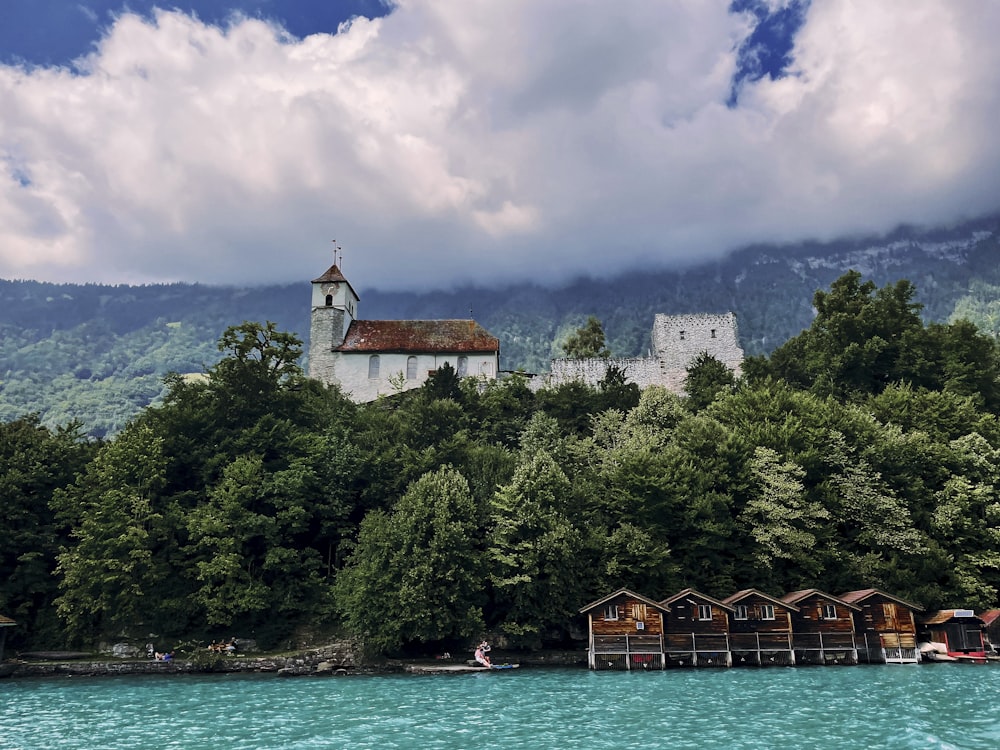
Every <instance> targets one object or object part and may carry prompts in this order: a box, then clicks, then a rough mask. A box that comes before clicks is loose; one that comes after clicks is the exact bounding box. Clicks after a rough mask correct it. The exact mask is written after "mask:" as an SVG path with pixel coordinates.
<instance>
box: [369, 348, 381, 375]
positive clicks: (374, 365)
mask: <svg viewBox="0 0 1000 750" xmlns="http://www.w3.org/2000/svg"><path fill="white" fill-rule="evenodd" d="M378 368H379V358H378V355H377V354H373V355H372V356H370V357H369V358H368V377H369V378H371V379H374V378H377V377H378Z"/></svg>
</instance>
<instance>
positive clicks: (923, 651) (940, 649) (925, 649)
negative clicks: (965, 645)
mask: <svg viewBox="0 0 1000 750" xmlns="http://www.w3.org/2000/svg"><path fill="white" fill-rule="evenodd" d="M917 650H918V651H919V652H920V659H921V661H929V662H945V661H958V659H956V658H955V657H954V656H949V655H948V645H947V644H945V643H939V642H937V641H927V642H925V643H918V644H917Z"/></svg>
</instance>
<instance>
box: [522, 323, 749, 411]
mask: <svg viewBox="0 0 1000 750" xmlns="http://www.w3.org/2000/svg"><path fill="white" fill-rule="evenodd" d="M651 338H652V342H653V348H654V353H653V356H650V357H630V358H622V357H611V358H609V359H596V358H595V359H553V360H552V362H551V365H550V368H551V369H550V371H549V373H548V374H547V375H544V376H541V377H536V378H532V379H531V380H530V381H529V382H528V387H529V388H531V389H532V390H534V391H537V390H541V389H542V388H550V387H555V386H558V385H562V384H564V383H569V382H573V381H580V382H583V383H586V384H587V385H591V386H596V385H597V384H598V383H599V382H600V381H601V380H602V379H603V378H604V375H605V373H606V372H607V370H608V367H609V366H615V367H617V368H619V369H621V370H623V371H624V373H625V379H626V381H627V382H629V383H635V384H636V385H638V386H639V387H640V388H648V387H649V386H651V385H661V386H663V387H665V388H667V389H669V390H670V391H672V392H674V393H676V394H678V395H680V394H683V392H684V379H685V378H686V377H687V368H688V367H689V366H690V364H691V362H692V361H693V360H694V359H695V357H697V356H698V355H699V354H701V353H702V352H708V353H709V354H710V355H712V356H713V357H715V358H716V359H717V360H719V361H720V362H722V363H723V364H724V365H725V366H726V367H728V368H729V369H730V370H732V371H733V372H734V373H735V375H736V376H737V377H738V376H739V375H740V372H741V370H742V366H743V349H742V347H741V346H740V343H739V334H738V331H737V327H736V314H735V313H731V312H730V313H724V314H721V315H713V314H704V315H657V316H656V317H655V319H654V321H653V331H652V336H651Z"/></svg>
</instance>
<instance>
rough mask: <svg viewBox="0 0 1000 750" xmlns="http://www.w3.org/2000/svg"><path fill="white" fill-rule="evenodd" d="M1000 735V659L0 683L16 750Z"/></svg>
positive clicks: (8, 746) (0, 732)
mask: <svg viewBox="0 0 1000 750" xmlns="http://www.w3.org/2000/svg"><path fill="white" fill-rule="evenodd" d="M492 747H496V748H500V747H503V748H518V749H520V748H526V749H528V750H533V749H535V748H546V749H549V748H551V749H555V748H560V749H562V748H565V749H566V750H570V749H571V748H644V749H646V750H648V749H649V748H702V749H704V748H729V749H733V748H737V749H738V748H783V749H784V750H793V749H796V748H822V749H823V750H835V749H837V748H852V749H857V748H962V749H966V748H967V749H970V750H971V749H977V748H988V749H989V750H997V748H1000V665H988V666H971V665H959V664H942V665H919V666H918V665H908V666H858V667H792V668H771V669H730V670H701V671H693V670H692V671H680V670H677V671H667V672H655V673H632V674H629V673H622V672H614V673H611V672H600V673H594V672H588V671H586V670H582V669H571V670H570V669H565V670H553V669H527V668H522V669H520V670H511V671H508V672H495V673H480V674H462V675H424V676H416V675H398V676H397V675H391V676H351V677H326V678H313V677H300V678H290V679H282V678H278V677H275V676H273V675H201V676H186V675H185V676H170V677H166V676H145V677H122V678H117V677H100V678H84V677H62V678H51V679H8V680H0V748H2V750H13V749H14V748H19V749H21V750H28V749H29V748H46V749H48V748H87V750H96V749H98V748H184V749H185V750H201V749H202V748H204V749H210V750H230V749H235V748H241V749H242V748H289V749H291V748H295V749H300V748H301V749H306V748H379V749H380V750H384V749H386V748H492Z"/></svg>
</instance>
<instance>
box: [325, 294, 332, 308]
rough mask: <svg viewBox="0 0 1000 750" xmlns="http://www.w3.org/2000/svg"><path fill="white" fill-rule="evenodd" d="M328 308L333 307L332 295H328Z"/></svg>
mask: <svg viewBox="0 0 1000 750" xmlns="http://www.w3.org/2000/svg"><path fill="white" fill-rule="evenodd" d="M326 306H327V307H333V295H332V294H328V295H326Z"/></svg>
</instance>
